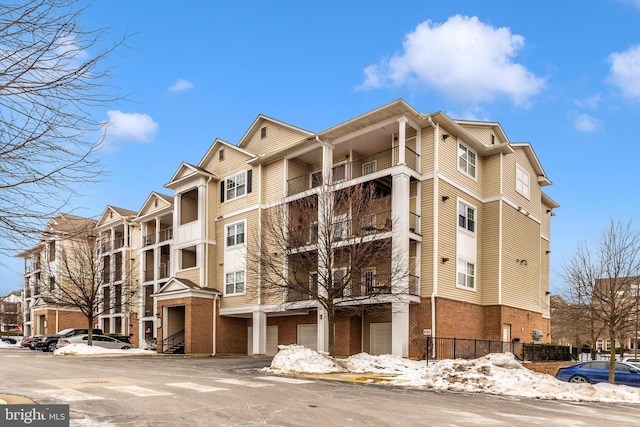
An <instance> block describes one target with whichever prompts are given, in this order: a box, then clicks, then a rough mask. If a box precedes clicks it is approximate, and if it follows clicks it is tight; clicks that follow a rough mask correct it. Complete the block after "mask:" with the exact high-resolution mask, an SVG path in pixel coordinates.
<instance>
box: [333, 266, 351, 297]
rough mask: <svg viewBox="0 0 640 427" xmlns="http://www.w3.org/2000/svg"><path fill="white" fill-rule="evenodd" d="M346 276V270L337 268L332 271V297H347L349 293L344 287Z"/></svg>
mask: <svg viewBox="0 0 640 427" xmlns="http://www.w3.org/2000/svg"><path fill="white" fill-rule="evenodd" d="M346 275H347V269H346V268H337V269H335V270H333V289H332V292H333V297H334V298H342V297H344V296H345V295H348V294H349V292H348V290H347V287H346V283H345V277H346Z"/></svg>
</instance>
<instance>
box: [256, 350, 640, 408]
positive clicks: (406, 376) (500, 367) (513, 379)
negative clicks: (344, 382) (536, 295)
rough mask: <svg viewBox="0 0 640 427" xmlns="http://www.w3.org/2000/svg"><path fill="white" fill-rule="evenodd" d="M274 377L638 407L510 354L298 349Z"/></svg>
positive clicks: (622, 393)
mask: <svg viewBox="0 0 640 427" xmlns="http://www.w3.org/2000/svg"><path fill="white" fill-rule="evenodd" d="M279 349H280V350H279V352H278V354H276V355H275V357H274V358H273V361H272V362H271V367H270V368H266V369H265V371H268V372H271V373H276V374H305V373H306V374H311V373H316V374H326V373H358V374H361V373H373V374H382V375H390V376H394V379H393V380H391V381H385V382H384V384H389V385H394V386H406V387H417V388H423V389H434V390H451V391H461V392H470V393H488V394H496V395H508V396H522V397H530V398H537V399H550V400H567V401H575V402H626V403H640V388H635V387H627V386H622V385H612V384H606V383H605V384H596V385H591V384H571V383H567V382H563V381H560V380H557V379H556V378H555V377H553V376H551V375H547V374H541V373H538V372H534V371H531V370H529V369H527V368H525V367H524V366H523V365H522V364H521V363H520V362H518V361H517V360H516V358H515V357H514V356H513V354H511V353H503V354H501V353H494V354H490V355H488V356H485V357H481V358H479V359H474V360H463V359H456V360H441V361H437V362H430V363H429V366H426V362H425V361H424V360H423V361H413V360H408V359H403V358H401V357H397V356H391V355H382V356H372V355H369V354H366V353H360V354H356V355H354V356H351V357H349V358H347V359H335V358H333V357H330V356H328V355H327V354H324V353H318V352H316V351H313V350H310V349H308V348H305V347H303V346H300V345H289V346H279Z"/></svg>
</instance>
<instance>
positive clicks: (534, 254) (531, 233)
mask: <svg viewBox="0 0 640 427" xmlns="http://www.w3.org/2000/svg"><path fill="white" fill-rule="evenodd" d="M502 213H503V236H502V237H503V253H502V265H503V276H502V304H504V305H507V306H511V307H516V308H521V309H523V310H532V311H537V312H539V311H540V300H539V287H540V286H539V281H540V274H538V273H536V272H538V271H540V226H539V225H538V223H536V222H535V221H533V220H532V219H531V218H528V217H526V216H525V215H523V214H522V213H520V212H518V211H517V210H516V209H514V208H513V207H511V206H508V205H506V204H505V205H503V209H502ZM518 260H526V265H523V264H521V262H519V261H518Z"/></svg>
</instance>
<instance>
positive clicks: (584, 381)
mask: <svg viewBox="0 0 640 427" xmlns="http://www.w3.org/2000/svg"><path fill="white" fill-rule="evenodd" d="M569 382H570V383H575V384H589V380H588V379H586V378H585V377H583V376H582V375H574V376H572V377H571V378H569Z"/></svg>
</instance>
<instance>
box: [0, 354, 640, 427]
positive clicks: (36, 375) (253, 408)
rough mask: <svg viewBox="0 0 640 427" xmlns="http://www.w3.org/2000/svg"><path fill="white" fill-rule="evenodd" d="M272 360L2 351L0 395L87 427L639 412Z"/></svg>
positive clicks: (614, 421) (451, 420)
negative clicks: (286, 366) (276, 367)
mask: <svg viewBox="0 0 640 427" xmlns="http://www.w3.org/2000/svg"><path fill="white" fill-rule="evenodd" d="M270 360H271V359H270V358H250V357H200V358H197V357H187V356H170V357H165V356H159V357H149V356H135V355H132V356H125V357H113V356H100V357H96V356H76V357H74V356H53V355H52V354H50V353H42V352H34V351H29V350H5V349H0V378H2V381H1V382H0V395H13V396H19V397H21V398H26V399H30V400H32V401H33V402H35V403H38V404H69V406H70V415H71V425H78V426H86V425H95V426H101V427H106V426H121V425H122V426H151V425H153V426H157V425H171V426H181V425H189V426H213V425H216V426H220V425H221V426H238V425H241V426H244V425H247V426H252V425H278V426H301V425H305V426H321V425H322V426H338V425H340V426H343V425H346V424H348V425H355V426H365V425H366V426H387V425H402V426H406V425H429V426H458V425H460V426H462V425H465V426H468V425H476V426H478V425H480V426H485V425H486V426H489V425H490V426H513V425H534V426H535V425H540V426H548V425H550V424H552V425H575V426H586V425H607V426H616V425H620V426H623V425H624V426H628V425H629V420H633V419H637V418H638V417H640V406H638V405H617V404H580V403H567V402H556V401H543V400H535V399H525V398H514V397H505V396H491V395H483V394H470V393H452V392H434V391H425V390H414V389H406V388H401V387H391V386H386V385H380V384H375V383H361V382H353V381H340V380H344V379H345V378H341V377H340V376H309V377H294V376H276V375H271V374H267V373H265V372H263V370H262V368H264V367H267V366H269V364H270Z"/></svg>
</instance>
